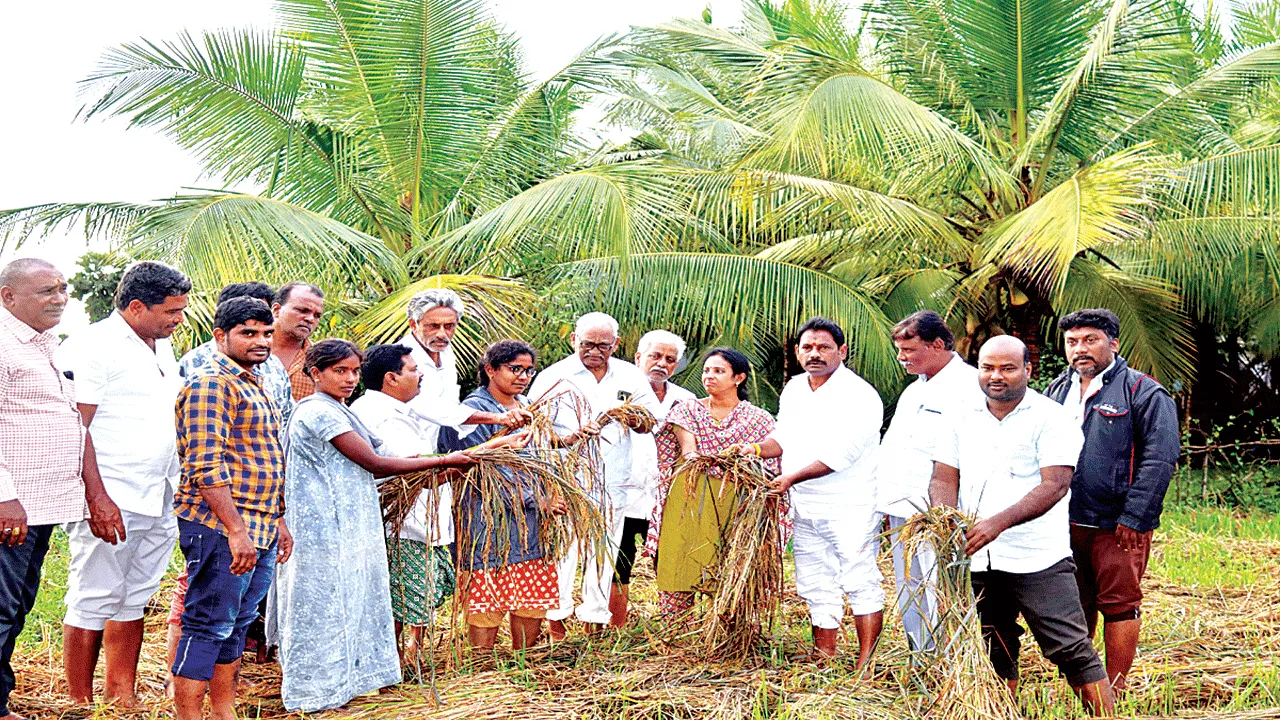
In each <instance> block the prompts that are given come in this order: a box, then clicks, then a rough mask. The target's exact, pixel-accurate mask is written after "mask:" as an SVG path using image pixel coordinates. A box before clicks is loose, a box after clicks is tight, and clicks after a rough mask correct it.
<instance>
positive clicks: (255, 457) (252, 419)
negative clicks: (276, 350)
mask: <svg viewBox="0 0 1280 720" xmlns="http://www.w3.org/2000/svg"><path fill="white" fill-rule="evenodd" d="M210 362H211V366H212V372H210V373H208V374H205V375H200V376H198V377H194V378H191V379H189V380H188V381H187V384H186V386H185V387H183V388H182V392H181V393H180V394H179V395H178V404H177V415H178V417H177V420H178V454H179V456H180V457H181V459H182V485H181V487H180V488H179V489H178V492H177V495H176V496H175V497H174V501H173V504H174V513H175V514H176V515H177V516H178V517H179V518H182V519H183V520H188V521H190V522H197V523H200V524H201V525H204V526H206V527H211V528H214V529H216V530H218V531H220V532H222V533H223V534H226V528H225V527H223V526H222V523H221V522H219V521H218V518H217V516H215V515H214V514H213V511H212V510H211V509H210V508H209V505H208V503H206V502H205V501H204V498H202V497H201V496H200V488H202V487H219V486H228V487H230V488H231V498H232V500H233V501H234V502H235V506H236V509H237V510H239V511H240V516H241V517H242V518H243V519H244V524H245V526H246V527H247V528H248V530H249V537H250V538H251V539H252V540H253V543H254V545H256V546H257V547H258V548H261V549H264V550H265V549H267V548H269V547H270V546H271V543H272V542H274V541H275V537H276V520H278V519H279V518H280V516H281V515H282V514H283V513H284V449H283V447H282V446H281V444H280V432H281V427H280V414H279V412H278V411H277V410H276V407H275V404H274V403H272V401H271V399H270V398H268V397H267V394H266V392H265V391H264V390H263V389H262V384H261V381H260V380H259V379H258V378H257V376H255V375H254V374H253V373H251V372H249V371H248V370H246V369H244V368H243V367H241V366H240V365H238V364H236V362H235V361H234V360H232V359H231V358H229V357H227V356H226V355H223V354H221V353H218V354H215V355H214V356H213V358H212V360H211V361H210Z"/></svg>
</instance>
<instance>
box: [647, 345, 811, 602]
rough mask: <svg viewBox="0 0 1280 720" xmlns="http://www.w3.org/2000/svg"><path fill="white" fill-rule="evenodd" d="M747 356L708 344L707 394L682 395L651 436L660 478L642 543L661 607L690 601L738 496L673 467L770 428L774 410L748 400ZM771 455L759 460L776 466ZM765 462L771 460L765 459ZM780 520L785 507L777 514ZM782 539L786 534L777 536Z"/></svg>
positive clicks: (704, 379) (754, 438)
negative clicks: (655, 571) (654, 575)
mask: <svg viewBox="0 0 1280 720" xmlns="http://www.w3.org/2000/svg"><path fill="white" fill-rule="evenodd" d="M750 372H751V365H750V362H749V361H748V360H747V357H746V356H745V355H743V354H742V353H740V352H738V351H737V350H734V349H732V348H724V347H719V348H712V349H711V350H709V351H707V354H706V357H705V358H704V359H703V364H702V386H703V388H705V389H706V391H707V395H708V396H707V397H705V398H702V399H700V400H686V401H685V402H683V403H680V404H679V405H676V406H675V407H673V408H672V409H671V412H670V413H669V414H668V415H667V419H666V425H665V427H664V428H663V429H662V431H661V432H659V433H658V435H657V436H656V437H655V438H654V439H655V440H656V441H657V445H658V468H659V470H660V471H661V472H662V482H661V484H660V485H659V488H658V503H657V506H656V507H655V508H654V512H653V517H652V519H651V521H650V523H649V537H648V542H647V543H646V545H645V549H646V551H647V552H648V553H649V554H650V555H652V556H653V557H654V559H655V562H656V563H657V567H658V598H659V602H660V604H661V609H662V613H663V614H664V615H678V614H680V613H683V612H686V611H688V610H689V609H691V608H692V607H693V604H694V600H695V597H696V596H695V594H694V593H695V591H696V590H697V589H698V587H699V586H700V584H701V582H702V580H703V575H704V570H705V569H706V568H707V567H708V566H709V565H710V564H711V563H712V562H714V561H715V557H716V552H717V550H718V549H719V547H720V544H721V542H722V540H723V535H724V531H725V529H726V528H725V524H726V522H727V521H728V518H729V515H730V514H731V513H732V510H733V507H734V503H735V502H736V499H737V493H736V488H734V487H732V486H726V485H724V484H723V483H721V482H719V481H717V480H715V479H714V478H709V479H708V480H709V482H702V481H701V479H700V478H690V477H688V476H687V475H677V474H676V473H675V468H676V466H677V465H678V464H679V463H680V461H681V460H682V459H684V458H689V457H694V456H697V455H714V454H717V453H720V452H721V451H723V450H725V449H727V448H729V447H730V446H732V445H736V444H738V443H756V442H760V441H761V440H764V438H765V437H766V436H767V435H768V434H769V433H770V432H771V431H772V430H773V425H774V422H773V416H772V415H770V414H769V413H768V412H766V411H764V410H762V409H760V408H758V407H756V406H755V405H752V404H751V403H750V402H748V401H747V388H746V382H747V378H748V376H749V374H750ZM776 462H777V461H770V462H769V463H766V468H767V469H768V470H769V471H770V472H771V473H776V472H777V471H778V468H777V466H776ZM770 463H772V464H770ZM779 522H782V523H784V535H789V533H787V532H786V529H785V524H786V522H787V521H786V518H785V513H784V514H783V515H782V517H780V518H779ZM784 542H785V540H784Z"/></svg>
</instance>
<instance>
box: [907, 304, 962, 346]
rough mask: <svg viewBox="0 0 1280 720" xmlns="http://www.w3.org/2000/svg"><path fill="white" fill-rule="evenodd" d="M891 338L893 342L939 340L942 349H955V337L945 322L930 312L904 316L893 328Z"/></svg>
mask: <svg viewBox="0 0 1280 720" xmlns="http://www.w3.org/2000/svg"><path fill="white" fill-rule="evenodd" d="M891 336H892V337H893V339H894V340H910V339H911V338H920V342H923V343H932V342H933V341H934V340H938V339H941V340H942V346H943V347H945V348H946V349H948V350H955V349H956V336H955V335H954V334H953V333H952V332H951V328H949V327H947V321H946V320H943V319H942V316H941V315H939V314H938V313H936V312H934V311H932V310H921V311H920V312H914V313H911V314H910V315H908V316H906V317H905V318H903V319H902V320H901V321H900V322H899V323H898V324H897V325H894V326H893V332H892V333H891Z"/></svg>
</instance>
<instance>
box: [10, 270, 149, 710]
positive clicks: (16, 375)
mask: <svg viewBox="0 0 1280 720" xmlns="http://www.w3.org/2000/svg"><path fill="white" fill-rule="evenodd" d="M0 301H2V302H3V305H4V307H3V309H0V720H22V718H21V716H19V715H17V714H15V713H12V712H10V710H9V693H11V692H12V691H13V687H14V675H13V667H12V666H11V665H10V662H9V661H10V659H11V657H12V656H13V646H14V642H15V641H16V640H17V639H18V635H20V634H21V633H22V626H23V624H24V623H25V621H26V617H27V613H29V612H31V608H32V607H33V606H34V605H35V599H36V591H37V590H39V588H40V568H41V565H42V564H43V563H44V556H45V553H46V552H47V551H48V550H49V536H50V535H52V534H53V528H54V526H55V525H58V524H61V523H65V522H72V521H78V520H83V519H85V517H86V515H87V516H88V518H89V523H90V525H91V527H92V529H93V533H94V535H97V536H98V537H100V538H102V539H103V540H105V541H107V542H110V543H115V542H118V541H119V540H124V524H123V523H122V522H121V519H120V511H119V510H118V509H117V508H116V506H115V504H114V503H112V502H111V499H110V498H109V497H107V492H106V490H105V489H104V488H103V486H102V478H100V477H99V476H98V469H97V463H96V462H95V461H94V453H93V443H92V441H91V440H90V439H89V437H88V435H87V433H85V431H84V425H83V424H82V423H81V420H80V413H79V411H78V410H77V409H76V401H75V393H74V392H73V385H72V382H73V381H72V379H71V378H67V377H64V376H63V375H62V374H61V373H59V372H58V370H57V368H55V367H54V365H53V351H54V348H56V347H57V345H58V338H57V337H55V336H54V335H52V334H51V333H50V332H49V330H51V329H53V327H54V326H55V325H57V324H58V323H59V322H60V321H61V320H62V311H63V309H64V308H65V307H66V305H67V281H66V279H65V278H63V276H62V273H60V272H58V270H57V269H56V268H55V267H53V265H51V264H49V263H48V262H45V261H44V260H36V259H22V260H14V261H13V262H11V263H9V264H8V265H6V266H5V267H4V268H3V269H0Z"/></svg>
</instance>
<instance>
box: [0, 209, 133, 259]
mask: <svg viewBox="0 0 1280 720" xmlns="http://www.w3.org/2000/svg"><path fill="white" fill-rule="evenodd" d="M155 209H156V206H155V205H148V204H144V203H119V202H114V203H113V202H107V203H47V204H44V205H32V206H30V207H24V208H15V209H13V210H0V253H3V252H6V251H8V250H11V249H17V248H19V247H21V246H22V245H23V243H25V242H28V241H37V242H38V241H39V240H41V239H43V238H44V237H46V236H47V235H49V234H51V233H55V232H58V231H59V230H62V229H66V230H69V229H71V228H72V227H74V226H76V225H81V227H82V229H83V232H84V238H85V242H86V243H88V242H89V241H90V240H93V239H95V238H100V239H103V240H106V241H108V242H111V243H119V242H121V241H123V240H124V239H126V238H127V237H129V234H130V230H131V229H132V228H133V227H134V226H135V225H136V224H137V223H138V221H139V220H140V219H141V218H142V217H143V216H144V215H146V214H147V213H149V212H153V211H154V210H155Z"/></svg>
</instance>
